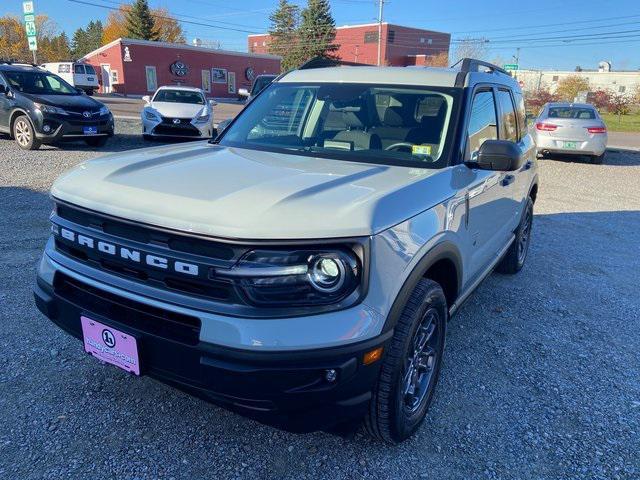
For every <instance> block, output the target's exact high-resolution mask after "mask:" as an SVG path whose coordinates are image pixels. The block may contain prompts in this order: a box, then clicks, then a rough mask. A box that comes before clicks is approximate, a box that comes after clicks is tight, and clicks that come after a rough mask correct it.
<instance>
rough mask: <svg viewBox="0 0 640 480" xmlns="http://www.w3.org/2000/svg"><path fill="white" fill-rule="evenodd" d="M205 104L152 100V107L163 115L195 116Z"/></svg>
mask: <svg viewBox="0 0 640 480" xmlns="http://www.w3.org/2000/svg"><path fill="white" fill-rule="evenodd" d="M202 107H204V105H197V104H192V103H174V102H151V108H153V109H154V110H156V111H158V112H159V113H160V115H162V116H163V117H178V118H193V117H195V116H196V114H197V113H198V112H199V111H200V110H202Z"/></svg>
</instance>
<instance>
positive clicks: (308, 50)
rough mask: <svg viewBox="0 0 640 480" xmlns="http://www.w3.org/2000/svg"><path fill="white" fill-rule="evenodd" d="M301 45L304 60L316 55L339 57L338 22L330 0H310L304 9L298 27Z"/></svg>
mask: <svg viewBox="0 0 640 480" xmlns="http://www.w3.org/2000/svg"><path fill="white" fill-rule="evenodd" d="M298 38H299V46H300V51H301V53H302V54H301V58H302V60H308V59H310V58H314V57H325V58H338V56H337V55H336V53H335V52H336V51H337V50H338V45H337V44H336V43H335V42H334V40H335V38H336V22H335V21H334V19H333V17H332V16H331V6H330V5H329V1H328V0H308V2H307V7H306V8H305V9H304V10H302V14H301V20H300V27H299V29H298Z"/></svg>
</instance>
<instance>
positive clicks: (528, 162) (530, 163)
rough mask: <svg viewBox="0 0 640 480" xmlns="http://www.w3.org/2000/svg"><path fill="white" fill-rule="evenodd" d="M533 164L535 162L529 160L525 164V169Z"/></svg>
mask: <svg viewBox="0 0 640 480" xmlns="http://www.w3.org/2000/svg"><path fill="white" fill-rule="evenodd" d="M532 166H533V162H532V161H531V160H527V163H525V164H524V167H523V170H529V169H530V168H531V167H532Z"/></svg>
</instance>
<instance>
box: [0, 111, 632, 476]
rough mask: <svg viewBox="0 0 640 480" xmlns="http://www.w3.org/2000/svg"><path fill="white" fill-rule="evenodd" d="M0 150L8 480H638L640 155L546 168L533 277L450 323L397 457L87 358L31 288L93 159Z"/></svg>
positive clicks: (490, 283)
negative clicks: (68, 179) (436, 372)
mask: <svg viewBox="0 0 640 480" xmlns="http://www.w3.org/2000/svg"><path fill="white" fill-rule="evenodd" d="M138 129H139V127H138V126H137V125H136V124H132V123H125V122H119V123H118V131H119V132H120V133H125V134H124V135H122V136H121V137H120V138H119V139H113V140H112V141H111V142H110V144H109V145H108V146H107V148H106V149H107V150H123V149H128V148H134V147H139V146H142V145H143V144H142V141H141V140H139V138H138V137H137V136H136V134H137V133H138V131H139V130H138ZM126 132H129V135H127V134H126ZM0 152H1V153H0V165H1V169H0V192H1V195H0V208H1V209H2V215H0V285H1V287H0V304H1V305H2V309H0V365H1V367H0V392H1V395H0V478H7V479H36V478H37V479H63V478H77V479H87V478H105V479H106V478H122V479H152V478H153V479H155V478H162V479H170V478H174V479H179V478H189V479H192V478H205V477H207V478H252V479H255V478H278V479H280V478H295V479H301V478H332V479H355V478H381V479H387V478H447V479H448V478H454V479H458V478H459V479H469V478H474V479H475V478H489V479H491V478H514V479H523V478H527V479H529V478H549V479H559V478H562V479H566V478H572V479H573V478H584V479H638V478H640V454H639V453H638V452H640V379H639V372H640V356H639V355H638V352H639V351H640V300H638V294H639V293H640V288H639V281H638V273H639V272H640V260H639V258H640V256H639V255H638V254H639V253H640V251H639V247H640V188H638V187H639V185H640V154H634V153H631V152H616V153H612V154H610V155H609V156H608V158H607V160H606V162H605V165H590V164H587V163H580V162H566V161H557V160H543V161H541V162H540V164H541V188H540V193H539V200H538V203H537V205H536V217H535V224H534V241H533V245H532V250H531V251H530V257H529V259H528V263H527V265H526V266H525V268H524V270H523V271H522V272H521V273H520V274H519V275H517V276H513V277H509V276H501V275H498V274H494V275H491V276H490V277H489V278H488V279H487V281H485V282H484V283H483V285H482V286H481V287H480V288H479V289H478V291H477V292H476V293H475V294H474V295H473V296H472V297H471V299H470V301H469V302H468V303H467V304H466V305H465V306H464V307H463V309H462V310H461V311H460V313H459V314H458V316H457V317H455V318H454V320H453V321H452V322H451V323H450V329H449V333H448V337H447V342H448V343H447V349H446V355H445V364H444V370H443V374H442V377H441V380H440V384H439V385H438V389H437V392H436V396H435V400H434V403H433V406H432V408H431V410H430V412H429V415H428V417H427V420H426V421H425V423H424V424H423V426H422V427H421V428H420V430H419V431H418V433H417V435H416V436H415V437H414V438H412V439H410V440H409V441H407V442H405V443H404V444H402V445H400V446H398V447H395V448H394V447H389V446H387V445H383V444H380V443H377V442H375V441H373V440H370V439H369V438H367V437H366V436H364V435H363V434H362V433H361V432H359V433H358V434H357V435H356V436H355V438H353V439H343V438H339V437H335V436H332V435H328V434H324V433H315V434H310V435H293V434H288V433H284V432H280V431H277V430H274V429H272V428H269V427H265V426H262V425H260V424H257V423H255V422H253V421H250V420H246V419H244V418H242V417H239V416H237V415H235V414H232V413H229V412H227V411H225V410H222V409H220V408H217V407H215V406H211V405H208V404H205V403H203V402H201V401H200V400H197V399H194V398H191V397H189V396H187V395H185V394H182V393H180V392H177V391H175V390H173V389H171V388H168V387H165V386H163V385H161V384H159V383H156V382H154V381H152V380H150V379H149V378H145V377H142V378H134V377H132V376H130V375H128V374H125V373H124V372H121V371H120V370H117V369H116V368H113V367H110V366H103V365H100V364H99V363H98V362H96V361H95V360H94V359H92V358H90V357H88V356H87V355H85V354H83V353H82V347H81V344H80V342H78V341H77V340H74V339H72V338H70V337H69V336H67V335H66V334H64V333H63V332H62V331H61V330H59V329H58V328H57V327H54V326H53V325H52V324H51V323H50V322H49V321H48V320H46V319H45V318H44V317H43V316H42V315H41V314H40V313H39V312H38V311H37V310H36V308H35V306H34V305H33V301H32V296H31V285H32V283H33V279H34V271H35V268H36V264H37V261H38V258H39V256H40V254H41V251H42V247H43V245H44V243H45V239H46V237H47V231H48V224H47V216H48V213H49V209H50V202H49V199H48V197H47V190H48V188H49V187H50V185H51V182H52V181H53V179H54V178H55V177H56V176H57V175H58V174H59V173H60V172H62V171H63V170H65V169H66V168H68V167H70V166H72V165H74V164H76V163H77V162H79V161H81V160H84V159H87V158H91V157H94V156H96V155H97V152H95V151H93V150H91V149H90V148H88V147H84V146H83V145H74V146H68V147H67V148H65V149H57V148H53V147H44V148H43V149H42V150H41V151H39V152H29V153H25V152H22V151H20V150H19V149H18V148H17V147H16V146H15V144H14V143H13V142H11V141H9V140H8V139H6V137H0Z"/></svg>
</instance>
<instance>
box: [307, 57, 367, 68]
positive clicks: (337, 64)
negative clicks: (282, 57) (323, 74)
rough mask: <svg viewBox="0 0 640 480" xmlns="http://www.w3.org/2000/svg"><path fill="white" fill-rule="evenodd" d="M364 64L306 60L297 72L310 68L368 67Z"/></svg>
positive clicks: (335, 60) (320, 58) (322, 59)
mask: <svg viewBox="0 0 640 480" xmlns="http://www.w3.org/2000/svg"><path fill="white" fill-rule="evenodd" d="M370 66H371V65H368V64H366V63H356V62H345V61H343V60H337V59H334V58H326V57H315V58H312V59H311V60H307V61H306V62H305V63H303V64H302V65H300V66H299V67H298V70H310V69H312V68H327V67H370Z"/></svg>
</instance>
